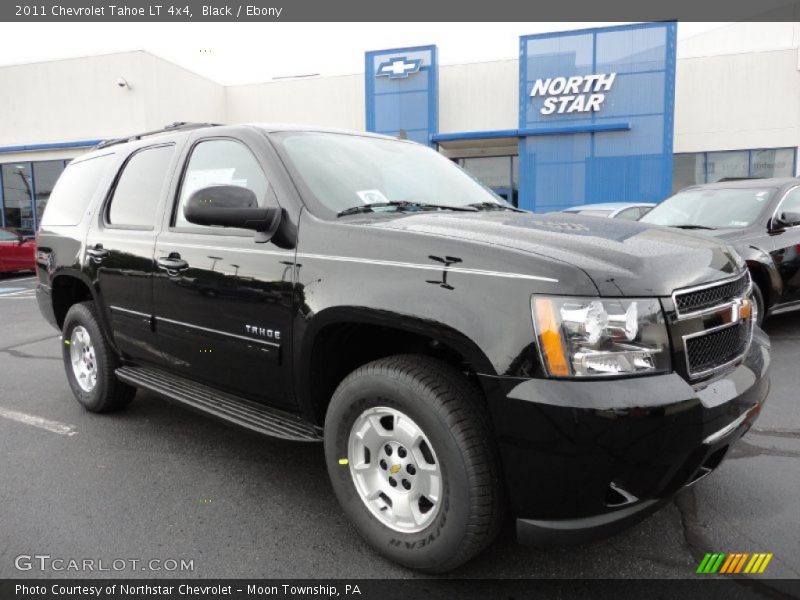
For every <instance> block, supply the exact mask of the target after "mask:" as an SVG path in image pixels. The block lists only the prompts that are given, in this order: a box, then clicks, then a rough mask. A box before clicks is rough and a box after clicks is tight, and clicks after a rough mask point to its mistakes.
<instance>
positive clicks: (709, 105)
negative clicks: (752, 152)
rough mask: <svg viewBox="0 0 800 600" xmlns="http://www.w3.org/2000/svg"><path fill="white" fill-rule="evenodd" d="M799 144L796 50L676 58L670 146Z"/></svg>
mask: <svg viewBox="0 0 800 600" xmlns="http://www.w3.org/2000/svg"><path fill="white" fill-rule="evenodd" d="M798 145H800V71H798V68H797V51H796V50H794V49H788V50H772V51H764V52H752V53H743V54H726V55H718V56H703V57H697V58H686V59H683V60H680V61H679V62H678V68H677V82H676V102H675V137H674V151H675V152H676V153H678V152H698V151H704V150H735V149H744V148H771V147H780V146H790V147H796V146H798Z"/></svg>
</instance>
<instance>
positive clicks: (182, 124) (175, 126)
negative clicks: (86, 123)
mask: <svg viewBox="0 0 800 600" xmlns="http://www.w3.org/2000/svg"><path fill="white" fill-rule="evenodd" d="M219 126H220V123H190V122H188V121H175V122H174V123H170V124H169V125H167V126H165V127H163V128H161V129H154V130H153V131H145V132H144V133H136V134H134V135H129V136H126V137H121V138H115V139H112V140H105V141H103V142H100V143H99V144H97V146H95V148H98V149H99V148H108V147H109V146H115V145H117V144H125V143H127V142H133V141H135V140H140V139H142V138H143V137H147V136H150V135H156V134H159V133H169V132H171V131H182V130H184V129H199V128H200V127H219Z"/></svg>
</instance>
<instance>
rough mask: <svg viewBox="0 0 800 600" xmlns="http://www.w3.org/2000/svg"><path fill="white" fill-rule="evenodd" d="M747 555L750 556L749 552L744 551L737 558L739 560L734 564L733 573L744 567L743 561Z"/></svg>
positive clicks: (739, 571)
mask: <svg viewBox="0 0 800 600" xmlns="http://www.w3.org/2000/svg"><path fill="white" fill-rule="evenodd" d="M748 556H750V553H749V552H745V553H744V554H742V557H741V558H740V559H739V562H738V564H737V565H736V570H735V571H734V573H741V572H742V567H744V562H745V561H746V560H747V557H748Z"/></svg>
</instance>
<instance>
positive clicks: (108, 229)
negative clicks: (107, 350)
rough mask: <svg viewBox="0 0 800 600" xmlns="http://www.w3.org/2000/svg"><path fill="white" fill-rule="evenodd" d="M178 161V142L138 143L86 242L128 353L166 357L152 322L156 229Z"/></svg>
mask: <svg viewBox="0 0 800 600" xmlns="http://www.w3.org/2000/svg"><path fill="white" fill-rule="evenodd" d="M176 164H177V151H176V147H175V144H173V143H168V144H163V143H162V144H157V145H152V146H146V147H142V148H138V149H137V150H135V151H134V152H133V153H131V154H130V156H128V157H127V158H126V159H125V161H124V162H123V163H122V167H121V168H120V170H119V172H118V173H117V176H116V178H115V180H114V183H113V185H112V186H111V190H110V191H109V193H108V195H107V197H106V200H105V203H104V204H103V208H102V211H101V214H100V215H98V218H97V219H96V220H95V221H94V222H93V224H92V226H91V228H90V230H89V234H88V236H87V243H86V254H87V256H86V261H85V264H86V265H87V272H88V273H89V274H90V276H91V277H92V278H93V279H94V281H95V287H96V289H97V290H98V291H99V295H100V300H101V302H102V305H103V307H104V309H105V310H106V311H107V316H108V318H109V320H110V321H109V322H110V323H111V326H112V330H113V335H114V339H115V341H116V344H117V347H118V348H119V349H120V351H121V352H122V353H123V355H124V356H126V357H128V358H131V359H136V360H140V361H146V362H154V363H160V362H162V357H161V354H160V352H159V350H158V346H157V344H156V340H155V331H154V328H153V322H152V318H153V273H154V271H155V262H154V258H153V252H154V248H155V239H156V229H157V225H160V222H161V216H162V213H163V210H164V201H165V196H166V192H167V189H168V186H169V183H170V179H171V176H172V173H173V172H174V169H175V166H176Z"/></svg>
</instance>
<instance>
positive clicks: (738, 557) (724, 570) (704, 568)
mask: <svg viewBox="0 0 800 600" xmlns="http://www.w3.org/2000/svg"><path fill="white" fill-rule="evenodd" d="M772 557H773V554H772V553H771V552H770V553H767V552H756V553H754V554H750V553H749V552H731V553H725V552H714V553H711V552H708V553H706V555H705V556H704V557H703V560H702V561H700V565H699V566H698V567H697V573H703V574H709V575H713V574H715V573H719V574H721V575H722V574H735V573H742V572H744V573H748V574H756V573H763V572H764V571H765V570H766V569H767V565H768V564H769V563H770V561H771V560H772ZM745 565H746V566H745ZM742 569H744V571H742Z"/></svg>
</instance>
